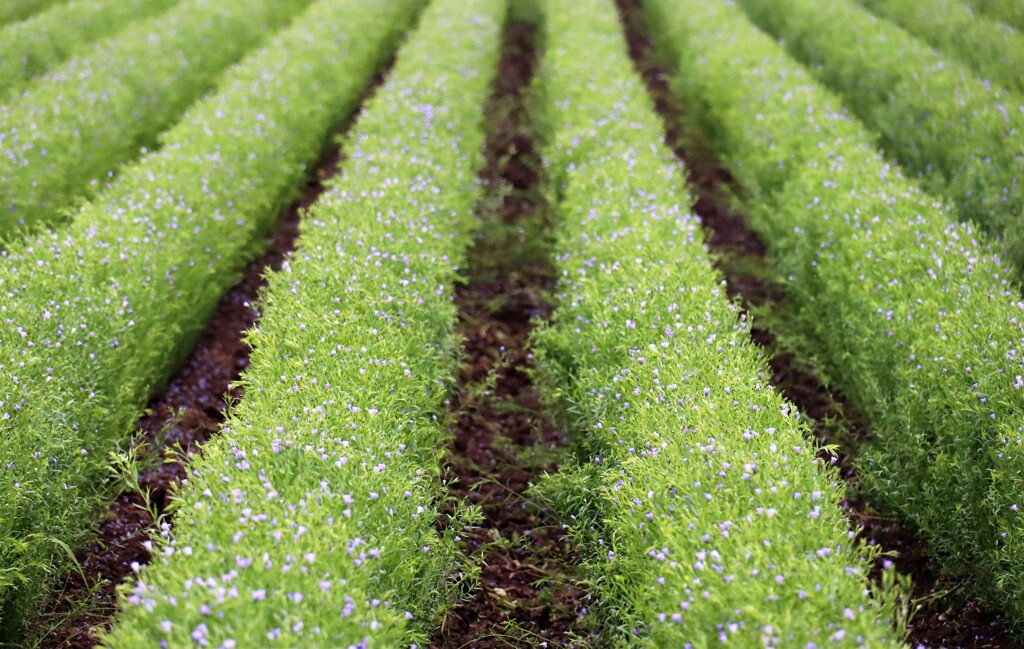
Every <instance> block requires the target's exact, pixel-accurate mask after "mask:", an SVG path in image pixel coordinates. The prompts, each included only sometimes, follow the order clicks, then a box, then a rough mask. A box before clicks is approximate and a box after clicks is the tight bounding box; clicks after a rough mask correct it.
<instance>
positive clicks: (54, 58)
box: [0, 0, 178, 97]
mask: <svg viewBox="0 0 1024 649" xmlns="http://www.w3.org/2000/svg"><path fill="white" fill-rule="evenodd" d="M176 2H178V0H73V1H72V2H69V3H68V4H66V5H58V6H56V7H53V8H52V9H50V10H49V11H45V12H43V13H41V14H38V15H36V16H33V17H32V18H30V19H28V20H25V21H23V22H19V23H15V24H13V25H9V26H7V27H6V28H4V29H2V30H0V97H7V96H10V95H12V94H14V93H16V92H19V91H21V90H22V89H23V88H24V86H25V85H26V84H27V83H28V81H29V80H30V79H32V78H34V77H37V76H39V75H41V74H43V73H44V72H46V70H48V69H49V68H50V67H52V66H55V65H57V64H59V63H61V62H63V61H65V60H67V59H68V58H70V57H71V56H73V55H75V54H78V53H79V52H81V51H82V50H84V49H86V48H87V46H88V45H90V44H91V43H93V42H95V41H98V40H100V39H102V38H105V37H108V36H111V35H113V34H115V33H117V32H118V31H120V30H121V29H123V28H125V27H126V26H127V25H129V24H130V23H131V22H132V21H136V20H140V19H142V18H147V17H149V16H154V15H157V14H158V13H160V12H162V11H165V10H166V9H168V8H170V7H171V6H172V5H174V4H175V3H176Z"/></svg>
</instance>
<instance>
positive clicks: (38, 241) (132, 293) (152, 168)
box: [0, 0, 421, 641]
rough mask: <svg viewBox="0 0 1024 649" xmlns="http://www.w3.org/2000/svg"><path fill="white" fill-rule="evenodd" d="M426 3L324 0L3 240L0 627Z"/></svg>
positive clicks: (57, 557) (100, 500) (103, 491)
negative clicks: (96, 183)
mask: <svg viewBox="0 0 1024 649" xmlns="http://www.w3.org/2000/svg"><path fill="white" fill-rule="evenodd" d="M276 4H278V5H280V4H281V3H280V2H278V3H276ZM420 4H421V3H420V2H418V1H417V0H395V1H393V2H389V3H375V4H374V5H373V7H372V9H371V8H366V7H364V5H363V3H360V2H357V1H355V0H323V1H321V2H319V3H318V4H317V5H316V7H315V8H313V9H310V10H309V12H307V13H305V14H302V15H301V17H300V18H298V19H297V20H298V22H297V23H296V24H295V25H294V26H293V27H292V28H290V29H289V30H286V31H285V32H283V33H281V34H280V35H279V36H277V37H276V38H275V39H274V41H273V42H272V43H271V44H270V45H268V46H267V47H266V48H264V49H263V50H260V51H258V52H256V53H254V54H253V55H252V56H250V57H248V58H247V59H246V60H245V61H244V62H243V63H241V64H240V65H238V66H236V67H235V68H233V69H232V71H231V72H230V74H229V75H228V77H227V78H225V80H224V82H223V83H222V85H221V90H220V91H219V92H218V93H217V94H215V95H213V96H211V97H209V98H208V99H206V100H204V101H203V102H200V103H198V104H196V105H195V106H193V107H192V108H191V109H190V110H189V111H188V112H187V113H186V115H185V116H184V118H183V119H182V120H181V122H180V123H179V124H178V125H177V126H175V127H174V128H173V129H171V130H170V131H168V132H167V133H165V134H164V135H163V137H162V142H163V147H162V148H161V150H160V151H158V152H156V153H151V154H149V155H148V156H146V157H145V158H144V159H143V160H142V161H140V162H139V163H138V164H137V165H135V166H132V167H129V168H127V169H125V171H124V172H123V174H122V175H121V176H120V177H119V178H118V179H117V180H116V181H115V182H114V183H113V184H112V185H111V186H110V187H109V188H108V189H106V190H105V191H104V192H103V193H102V194H101V195H100V196H99V197H98V198H97V199H96V200H95V202H93V203H92V204H90V205H87V206H85V207H84V208H83V209H82V211H81V212H80V213H79V214H78V215H77V218H76V219H75V220H74V222H73V223H72V225H71V226H70V228H69V229H67V230H65V231H62V232H60V233H47V234H45V235H40V236H39V237H37V238H35V239H33V240H29V241H26V242H24V243H23V244H16V245H12V246H11V247H10V249H8V250H7V251H6V252H5V253H4V254H3V255H2V256H0V439H2V440H3V444H2V445H0V641H7V640H9V639H11V638H15V639H16V638H17V633H18V632H19V630H20V628H21V626H22V622H23V620H24V618H25V616H26V615H28V614H30V613H31V612H32V611H33V609H34V607H35V605H36V604H37V603H38V602H39V601H40V599H41V598H42V596H43V595H44V593H45V588H44V587H43V586H44V585H45V583H46V581H47V577H48V576H49V575H52V574H53V573H54V572H55V571H57V570H61V569H63V567H64V566H65V565H66V559H65V557H64V555H63V552H61V551H59V548H58V542H61V543H65V544H67V545H69V546H72V547H74V546H77V545H78V544H79V543H80V542H82V541H83V540H84V538H85V537H86V536H87V535H88V534H89V533H90V531H91V526H90V525H89V523H88V521H89V516H90V514H91V513H92V512H93V511H94V510H95V509H96V508H98V507H100V506H102V505H104V498H105V497H106V496H107V495H108V492H109V490H110V486H109V485H107V484H105V483H104V481H103V479H104V477H106V476H108V475H109V472H108V470H107V458H108V454H109V452H110V451H112V450H116V449H117V448H118V447H120V446H122V445H123V443H124V442H126V440H127V439H128V437H129V436H130V433H131V430H132V427H133V424H134V422H135V420H136V419H137V418H138V416H139V415H140V413H141V411H142V409H143V407H144V405H145V402H146V399H147V398H148V397H149V395H150V394H151V392H153V391H154V390H155V389H157V388H158V387H159V386H160V385H161V384H162V383H163V382H164V381H166V379H167V377H168V375H169V374H170V372H171V371H172V370H173V369H174V367H175V366H176V364H177V363H178V361H179V360H180V359H181V358H182V355H183V353H184V352H185V351H186V350H188V349H190V348H191V346H192V344H193V342H194V340H195V338H196V336H197V335H198V333H199V332H200V331H201V330H202V329H203V328H204V327H205V326H206V323H207V320H208V318H209V316H210V314H211V313H212V311H213V309H214V307H215V306H216V303H217V301H218V300H219V298H220V296H221V295H222V294H223V292H224V291H226V290H227V289H228V288H229V287H230V286H231V285H232V283H233V282H234V281H235V279H236V277H237V276H238V274H239V273H240V272H241V270H242V268H243V267H244V265H245V264H246V262H247V261H249V260H250V259H251V258H252V257H253V256H255V248H256V247H257V246H258V245H259V243H260V242H261V241H262V238H263V236H264V235H265V234H266V233H267V231H268V230H269V228H270V227H271V226H272V224H273V223H274V222H275V220H276V218H277V216H278V214H279V212H280V210H281V209H282V207H283V206H285V205H287V204H288V203H289V202H290V201H291V200H292V199H293V198H294V197H295V196H296V194H297V191H298V186H299V185H300V184H301V181H302V180H303V178H304V177H305V176H306V175H307V173H308V168H309V166H310V165H311V164H312V163H314V162H315V161H316V159H317V156H318V155H319V154H320V152H321V149H322V147H323V143H324V141H325V140H326V139H327V138H328V136H329V134H330V133H331V131H332V130H333V129H334V128H336V127H337V126H338V125H339V124H340V123H341V122H342V121H343V120H344V118H345V117H347V116H348V115H349V114H350V113H351V112H352V111H353V110H354V109H355V108H356V106H357V105H358V102H359V100H360V96H361V94H362V93H363V92H364V89H365V87H366V84H367V83H368V81H369V79H370V78H371V77H372V76H373V74H374V73H375V72H376V71H377V70H378V69H379V68H380V67H381V66H382V65H383V63H384V62H385V60H386V59H387V58H388V56H389V55H390V53H391V52H392V51H393V49H394V46H395V44H396V43H397V41H398V39H399V37H400V35H401V34H402V32H403V31H404V29H405V28H406V27H407V26H408V25H409V24H410V22H411V20H412V18H413V16H414V14H415V11H416V9H417V8H418V7H419V6H420ZM183 6H184V5H183ZM245 6H246V10H247V11H250V12H256V11H257V9H256V6H257V5H255V4H253V3H247V4H246V5H245ZM293 8H294V7H293ZM196 21H197V22H202V20H201V19H198V18H197V19H196ZM311 34H319V35H320V37H319V38H312V37H311V36H310V35H311Z"/></svg>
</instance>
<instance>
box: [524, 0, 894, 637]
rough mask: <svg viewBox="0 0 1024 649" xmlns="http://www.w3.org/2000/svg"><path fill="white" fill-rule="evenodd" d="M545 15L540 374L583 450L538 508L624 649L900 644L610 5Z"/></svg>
mask: <svg viewBox="0 0 1024 649" xmlns="http://www.w3.org/2000/svg"><path fill="white" fill-rule="evenodd" d="M545 4H546V8H547V11H546V20H547V33H548V40H547V52H546V54H545V58H544V60H543V62H542V67H541V72H540V77H539V80H538V83H539V84H540V86H541V88H542V93H541V94H542V96H543V97H544V106H545V108H546V111H545V113H546V114H549V115H550V117H549V119H548V120H547V122H548V123H550V124H551V125H552V126H551V128H552V132H551V134H550V141H549V142H548V144H547V146H546V148H545V161H546V163H547V164H548V165H549V167H550V173H551V177H552V185H553V188H552V196H553V198H552V200H553V201H555V205H556V206H557V209H558V210H559V220H561V221H562V222H563V223H562V225H561V235H560V239H559V245H558V250H559V254H558V256H557V260H558V268H559V271H560V274H559V284H558V288H557V292H556V297H557V298H558V303H559V306H558V309H557V311H556V313H555V316H554V321H553V324H552V325H551V326H550V327H549V328H547V329H545V330H544V331H543V332H542V333H541V334H540V335H539V336H538V348H539V349H538V352H539V353H538V357H539V363H540V365H541V367H542V368H543V370H544V372H545V374H546V377H547V381H548V383H549V384H550V385H549V387H550V391H551V392H552V393H555V394H560V399H559V401H560V403H559V404H557V405H558V407H559V410H560V411H562V412H563V413H564V414H565V416H566V417H567V418H568V423H569V425H570V427H571V430H573V432H574V433H575V434H576V435H577V437H578V438H579V446H580V449H579V464H578V466H577V467H575V469H574V470H573V471H569V472H566V470H565V469H564V468H563V472H562V474H560V475H558V476H557V477H555V478H552V479H551V481H550V484H549V486H548V487H547V491H548V493H550V496H551V498H552V499H553V500H555V501H557V502H560V503H561V507H560V509H562V510H563V511H564V512H566V514H568V515H571V516H572V517H573V519H574V526H575V531H576V533H577V534H578V535H579V536H580V537H581V538H582V539H583V540H584V542H585V545H586V546H587V547H588V548H589V559H588V561H587V563H586V572H587V576H588V579H589V583H590V584H591V585H592V587H593V588H595V589H597V590H598V591H599V595H600V596H599V598H598V602H599V603H603V605H604V606H605V607H606V608H607V610H608V611H609V618H611V619H616V618H617V619H619V620H620V623H621V624H622V628H621V629H620V631H621V633H622V636H623V637H621V638H620V641H621V643H622V645H623V646H637V644H636V643H637V640H636V638H635V637H634V633H637V632H641V631H642V632H643V636H644V638H645V644H644V645H643V646H652V647H668V646H672V647H684V646H686V647H691V646H693V647H702V646H708V645H709V644H712V643H714V644H717V643H718V642H730V643H739V644H740V645H741V646H755V645H756V646H762V643H765V644H766V646H794V647H795V646H801V647H802V646H813V644H814V643H822V644H824V643H829V642H835V641H840V640H843V639H844V638H846V640H847V642H848V643H852V641H853V639H854V638H856V639H858V642H862V643H865V644H868V645H870V646H879V645H882V644H890V643H893V644H895V643H898V636H897V633H896V632H895V631H894V630H893V628H892V625H891V618H892V611H891V610H888V609H887V605H886V604H885V600H884V598H883V599H872V598H870V597H869V596H868V588H867V579H866V577H867V573H868V571H869V570H870V566H871V557H872V556H873V554H872V551H871V550H870V549H868V548H866V547H863V546H861V545H860V544H859V543H857V542H855V541H852V540H851V537H850V531H849V525H848V522H847V520H846V519H845V517H844V515H843V513H842V510H841V508H840V507H839V502H840V500H841V499H842V497H843V488H842V487H841V486H840V485H839V484H837V481H838V479H837V476H836V474H835V472H834V470H833V469H832V468H831V467H830V466H826V464H824V463H823V461H822V460H821V459H819V458H818V457H817V448H816V445H815V443H814V442H813V441H811V440H810V434H809V431H808V429H807V427H806V426H805V425H804V424H803V423H801V422H800V420H799V415H798V414H797V412H796V409H795V408H794V407H793V406H791V405H790V404H788V403H787V402H786V401H785V400H784V399H783V398H782V397H781V396H780V395H779V394H778V393H777V392H775V391H774V390H773V389H772V388H771V387H770V386H769V385H768V384H767V377H766V376H765V364H764V358H763V356H762V355H761V352H760V351H759V350H758V349H757V348H756V347H754V346H753V344H752V343H751V342H750V338H749V334H750V331H749V323H748V321H747V320H746V319H745V318H744V317H741V316H740V314H739V311H738V307H737V306H736V305H735V304H733V303H731V302H730V301H729V300H728V299H727V298H726V296H725V292H724V287H723V283H722V279H721V277H720V276H719V275H718V273H717V272H716V271H714V270H713V269H712V268H711V266H710V260H709V258H708V255H707V253H706V251H705V249H704V244H703V238H702V236H701V229H700V223H699V221H698V220H697V218H696V217H694V216H693V215H692V214H691V213H689V212H688V206H689V205H690V204H691V203H692V200H691V199H690V197H689V196H688V195H687V193H686V192H685V190H683V189H682V188H681V187H680V180H681V179H680V178H679V176H680V171H682V170H681V169H680V168H679V167H678V165H677V164H674V163H673V162H672V154H671V153H670V152H669V151H668V150H667V148H666V147H665V146H664V145H663V144H662V143H661V133H662V126H661V123H660V122H659V120H658V118H657V116H656V115H655V113H654V109H653V106H652V103H651V100H650V99H649V98H648V96H647V94H646V92H645V90H644V86H643V83H642V82H641V80H640V78H639V76H638V75H637V74H636V73H635V72H634V71H633V69H632V66H631V63H630V59H629V57H628V56H627V54H626V49H625V42H624V41H623V39H622V36H621V33H620V32H621V30H620V26H619V21H618V18H617V16H616V13H615V9H614V7H613V5H612V4H611V3H610V2H608V1H607V0H589V1H588V2H585V3H584V4H583V5H582V6H581V4H580V2H579V1H578V0H571V1H570V0H549V1H548V2H546V3H545ZM594 57H598V58H599V59H600V60H601V61H602V65H601V66H600V67H595V66H593V65H591V64H590V61H592V60H593V58H594ZM890 603H891V600H890Z"/></svg>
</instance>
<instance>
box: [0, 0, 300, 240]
mask: <svg viewBox="0 0 1024 649" xmlns="http://www.w3.org/2000/svg"><path fill="white" fill-rule="evenodd" d="M309 2H310V0H247V1H246V2H221V1H220V0H183V1H182V2H180V4H178V5H177V6H175V7H174V8H172V9H171V10H169V11H167V12H166V13H164V14H162V15H159V16H154V17H152V18H150V19H148V20H145V21H142V22H140V23H138V24H136V25H134V26H132V28H131V29H128V30H126V31H125V32H122V33H121V34H120V36H119V37H118V38H116V39H112V40H107V41H104V42H102V43H99V44H97V45H95V46H94V47H92V48H91V49H90V50H89V51H88V52H86V53H84V54H83V55H81V56H80V57H77V58H74V59H72V60H70V61H67V62H65V63H64V64H62V65H60V66H58V67H57V68H55V69H53V70H51V71H50V72H49V73H48V74H47V75H46V76H45V77H42V78H39V79H36V80H35V81H33V82H32V83H30V84H29V86H28V88H27V89H26V90H25V91H24V92H23V93H22V94H21V95H20V96H18V97H17V98H16V99H15V100H14V101H12V102H10V103H7V104H4V105H0V125H2V126H0V129H2V130H0V197H2V199H0V200H2V201H3V204H2V205H0V210H3V212H2V214H3V216H2V217H0V244H2V243H3V241H4V240H5V239H6V240H11V239H13V238H15V237H16V236H17V235H18V234H19V233H23V232H24V231H26V230H34V229H37V228H38V227H39V226H41V225H53V224H55V223H56V222H58V221H59V220H60V217H61V216H62V215H65V214H66V213H67V212H68V211H69V210H70V209H71V208H73V207H76V206H77V205H78V204H79V203H80V202H81V200H82V199H84V198H88V197H91V196H93V195H95V193H96V192H98V191H101V190H102V189H103V184H104V183H105V182H106V181H108V180H109V178H110V177H111V176H113V174H114V172H115V170H116V168H117V167H118V165H121V164H123V163H125V162H127V161H130V160H132V159H133V158H134V157H136V156H137V155H139V150H140V147H142V148H144V147H149V146H152V145H154V144H155V143H156V140H157V135H158V134H159V133H160V132H162V131H163V130H164V129H166V128H167V127H168V126H169V125H170V124H171V123H172V122H173V121H174V120H176V119H177V118H179V117H180V116H181V112H182V111H183V110H185V108H186V107H187V106H188V105H189V104H190V103H192V102H193V101H195V100H196V99H197V98H198V97H199V96H200V95H202V93H204V92H206V91H207V90H209V89H210V87H211V86H213V85H214V83H215V82H216V81H217V79H218V78H219V77H220V75H221V73H222V72H223V71H224V69H225V68H226V67H227V66H229V65H231V64H232V63H234V62H235V61H237V60H238V59H239V58H241V56H242V55H243V54H244V53H245V52H247V51H248V50H250V49H251V48H253V47H256V46H257V45H259V44H260V43H261V42H262V41H264V40H265V39H266V38H267V37H268V36H269V35H270V34H272V33H273V32H274V31H276V30H277V29H279V28H280V27H282V26H283V25H285V24H286V23H287V22H288V21H289V20H290V19H291V18H292V17H293V16H294V15H295V13H296V12H297V11H300V10H301V9H302V8H303V7H305V6H306V5H308V4H309Z"/></svg>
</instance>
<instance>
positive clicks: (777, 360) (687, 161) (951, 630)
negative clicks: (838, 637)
mask: <svg viewBox="0 0 1024 649" xmlns="http://www.w3.org/2000/svg"><path fill="white" fill-rule="evenodd" d="M617 3H618V7H619V14H620V17H621V19H622V23H623V26H624V29H625V33H626V39H627V43H628V45H629V51H630V56H631V57H632V58H633V61H634V64H635V65H636V68H637V70H638V71H639V72H640V73H641V75H642V76H643V78H644V82H645V83H646V85H647V89H648V92H649V93H650V95H651V97H652V98H653V100H654V103H655V108H656V109H657V111H658V113H659V114H660V115H661V117H662V119H663V121H664V125H665V142H666V144H667V145H668V146H669V147H671V148H672V150H673V151H674V152H675V153H676V155H677V156H678V157H679V159H680V160H682V161H683V163H684V165H685V167H686V171H687V175H688V181H689V182H688V186H689V189H690V191H691V192H692V193H693V194H694V196H695V197H696V203H695V206H694V211H695V212H696V213H697V214H698V215H699V216H700V218H701V222H702V224H703V227H704V231H705V238H706V240H707V243H708V247H709V248H710V249H711V251H712V252H713V253H714V256H713V258H714V261H715V263H716V265H717V267H718V269H719V271H720V272H722V274H723V276H724V277H725V280H726V284H727V290H728V293H729V295H730V297H732V298H738V299H739V300H740V301H741V302H742V304H743V305H744V307H745V308H746V309H751V308H754V309H758V310H762V311H767V312H768V313H771V312H773V311H774V312H775V313H776V314H779V315H781V316H783V317H784V314H782V313H781V309H783V308H784V292H783V289H782V287H780V286H778V285H777V284H774V283H772V282H771V281H770V280H769V279H768V277H769V271H768V263H769V262H768V260H767V250H766V247H765V245H764V243H763V242H762V241H761V240H760V239H759V238H758V237H757V235H756V234H755V233H754V232H753V231H752V230H751V229H750V227H749V225H748V224H747V222H746V219H745V218H744V217H743V215H742V214H740V213H738V212H737V211H736V210H735V209H734V208H733V207H732V202H731V201H730V199H729V198H728V197H729V196H734V195H739V194H741V193H742V192H741V190H740V188H739V187H737V186H736V183H735V182H734V180H733V178H732V175H731V174H730V173H729V171H728V170H727V169H726V168H725V167H724V165H723V164H722V163H721V161H720V160H718V159H717V157H716V156H715V154H714V152H713V151H712V148H711V147H710V145H709V144H708V143H707V142H706V141H705V140H704V139H703V137H702V136H701V134H700V133H696V132H692V131H684V129H683V127H682V126H681V125H682V124H683V123H684V120H682V119H681V117H683V116H684V114H685V113H684V110H685V108H684V107H683V106H681V105H679V103H678V102H677V100H676V99H675V98H674V97H673V96H672V93H671V90H670V89H669V85H668V78H669V76H668V71H667V70H665V69H664V67H663V66H662V65H661V63H660V62H659V61H658V59H657V57H656V55H655V51H654V46H653V43H652V41H651V38H650V35H649V33H648V32H647V30H646V27H645V25H644V18H643V9H642V0H617ZM769 320H771V318H769ZM780 321H781V320H780ZM751 338H752V339H753V340H754V342H756V343H757V344H759V345H761V346H762V347H764V348H765V349H766V350H767V351H768V352H769V366H770V368H771V370H772V377H771V383H772V385H774V386H775V387H776V388H777V389H779V390H781V391H782V392H783V394H785V396H786V398H787V399H789V400H790V401H792V402H793V403H794V404H796V406H797V407H798V408H799V409H800V411H801V412H803V413H804V414H805V415H807V416H809V417H811V419H812V421H813V427H814V434H815V436H816V437H817V438H818V439H819V440H820V441H821V442H822V443H823V444H838V445H839V446H840V451H839V454H838V456H837V458H836V460H835V461H836V462H837V464H838V465H839V472H840V474H841V475H842V476H843V478H845V479H846V480H848V481H850V482H853V483H855V482H856V475H855V474H854V472H853V469H852V466H851V462H850V455H851V454H855V453H856V452H857V446H858V444H860V443H862V442H863V441H865V440H866V439H867V436H868V435H869V432H868V430H867V428H866V427H865V426H864V425H863V424H862V423H861V422H860V421H858V418H857V414H856V412H855V409H854V408H853V407H852V405H851V404H850V403H848V402H847V400H846V399H844V398H843V396H842V395H841V394H838V393H835V392H833V391H830V390H829V389H828V388H827V387H825V386H824V385H823V383H822V382H821V380H819V378H818V377H817V376H815V375H814V373H813V372H810V371H808V370H807V369H806V367H805V366H804V365H803V364H801V362H800V359H798V358H796V357H794V356H793V355H792V354H791V353H788V352H787V351H786V350H784V349H779V346H778V345H777V344H776V336H775V335H774V334H773V333H772V331H771V330H769V329H767V328H764V327H759V326H755V327H753V328H752V330H751ZM845 506H846V510H847V514H848V515H849V517H850V519H851V522H852V523H853V525H854V526H856V527H860V528H861V537H862V538H864V539H865V540H867V541H868V542H869V543H871V544H873V545H878V546H880V547H881V548H882V549H883V550H884V551H885V554H886V555H887V556H886V557H882V558H880V559H879V561H880V562H881V561H886V560H892V561H894V563H895V565H896V569H897V571H898V572H900V573H901V574H904V575H909V576H910V577H911V579H912V581H913V595H912V601H911V602H910V606H911V608H912V609H916V610H917V613H916V614H915V615H914V616H913V618H912V621H911V623H910V636H909V638H908V642H909V643H910V644H911V645H912V646H925V647H951V648H952V647H971V648H981V647H1013V646H1016V644H1015V643H1014V642H1013V641H1012V639H1011V636H1010V634H1009V632H1008V631H1007V629H1006V628H1005V626H1004V625H1003V624H1002V623H1001V622H1000V621H999V620H998V618H996V616H995V615H993V614H992V613H991V612H990V611H986V610H984V608H983V607H982V606H980V605H979V603H978V602H977V601H976V600H974V599H973V598H970V597H968V596H967V595H966V594H965V593H964V592H962V590H961V589H960V588H959V586H958V580H956V579H955V578H953V577H951V576H949V575H945V574H941V573H939V572H937V571H936V570H935V568H934V564H933V563H932V562H931V560H930V559H929V557H928V553H927V549H926V547H925V544H924V543H923V542H922V541H921V539H919V538H917V537H916V536H915V535H914V534H913V533H912V532H911V531H909V530H907V529H905V528H903V527H902V526H900V525H899V524H898V523H896V522H895V521H893V520H890V519H886V518H884V517H881V516H878V515H877V514H875V513H873V512H872V511H871V508H870V506H869V504H868V503H866V502H864V501H863V500H861V499H856V500H851V501H848V502H846V503H845ZM880 571H881V566H877V567H876V570H875V577H877V576H878V575H879V574H880Z"/></svg>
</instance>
